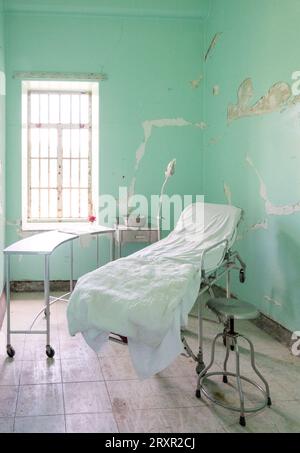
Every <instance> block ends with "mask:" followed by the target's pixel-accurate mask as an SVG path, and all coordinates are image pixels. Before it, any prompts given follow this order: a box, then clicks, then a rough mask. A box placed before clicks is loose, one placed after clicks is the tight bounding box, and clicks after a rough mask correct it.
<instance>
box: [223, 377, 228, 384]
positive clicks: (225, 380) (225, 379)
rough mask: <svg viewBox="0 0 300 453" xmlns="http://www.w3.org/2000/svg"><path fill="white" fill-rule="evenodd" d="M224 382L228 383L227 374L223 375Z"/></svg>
mask: <svg viewBox="0 0 300 453" xmlns="http://www.w3.org/2000/svg"><path fill="white" fill-rule="evenodd" d="M223 382H224V384H228V379H227V376H223Z"/></svg>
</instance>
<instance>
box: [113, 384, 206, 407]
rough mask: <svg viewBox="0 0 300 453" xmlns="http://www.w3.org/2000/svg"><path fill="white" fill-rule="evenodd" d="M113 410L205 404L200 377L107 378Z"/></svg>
mask: <svg viewBox="0 0 300 453" xmlns="http://www.w3.org/2000/svg"><path fill="white" fill-rule="evenodd" d="M107 387H108V391H109V394H110V398H111V401H112V405H113V410H114V411H118V410H136V409H154V408H156V409H166V408H176V407H193V406H200V405H203V403H202V401H199V400H197V398H196V397H195V396H194V395H195V388H196V378H191V377H185V378H182V377H181V378H152V379H147V380H145V381H138V380H136V381H134V380H128V381H107Z"/></svg>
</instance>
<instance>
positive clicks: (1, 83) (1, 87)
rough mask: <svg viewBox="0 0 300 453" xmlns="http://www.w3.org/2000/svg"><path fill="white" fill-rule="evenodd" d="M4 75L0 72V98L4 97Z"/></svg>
mask: <svg viewBox="0 0 300 453" xmlns="http://www.w3.org/2000/svg"><path fill="white" fill-rule="evenodd" d="M5 92H6V90H5V74H4V72H3V71H0V96H5Z"/></svg>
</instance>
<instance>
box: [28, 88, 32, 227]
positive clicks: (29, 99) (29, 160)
mask: <svg viewBox="0 0 300 453" xmlns="http://www.w3.org/2000/svg"><path fill="white" fill-rule="evenodd" d="M31 131H32V127H31V93H30V94H29V96H27V197H28V202H27V203H28V205H27V217H28V220H29V219H31V217H32V208H31V203H32V192H31V191H32V189H31V146H32V144H31V142H32V140H31Z"/></svg>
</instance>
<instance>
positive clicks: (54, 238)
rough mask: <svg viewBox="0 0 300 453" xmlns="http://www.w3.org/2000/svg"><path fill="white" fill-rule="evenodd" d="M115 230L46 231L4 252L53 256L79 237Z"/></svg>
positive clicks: (23, 240) (91, 228)
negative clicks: (65, 244) (55, 251)
mask: <svg viewBox="0 0 300 453" xmlns="http://www.w3.org/2000/svg"><path fill="white" fill-rule="evenodd" d="M114 231H115V230H114V229H112V228H107V227H104V226H101V225H100V226H95V227H93V226H91V227H90V226H88V227H87V228H84V227H82V228H81V229H76V228H73V230H72V227H70V228H69V229H67V228H65V231H46V232H45V233H38V234H34V235H32V236H29V237H28V238H25V239H21V240H20V241H17V242H15V243H14V244H11V245H10V246H8V247H6V248H5V249H4V250H3V252H4V253H6V254H10V255H12V254H16V255H51V253H52V252H53V251H54V250H55V249H56V248H57V247H58V246H59V245H61V244H63V243H64V242H68V241H72V240H74V239H76V238H78V237H79V236H82V235H85V234H104V233H112V232H114Z"/></svg>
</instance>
